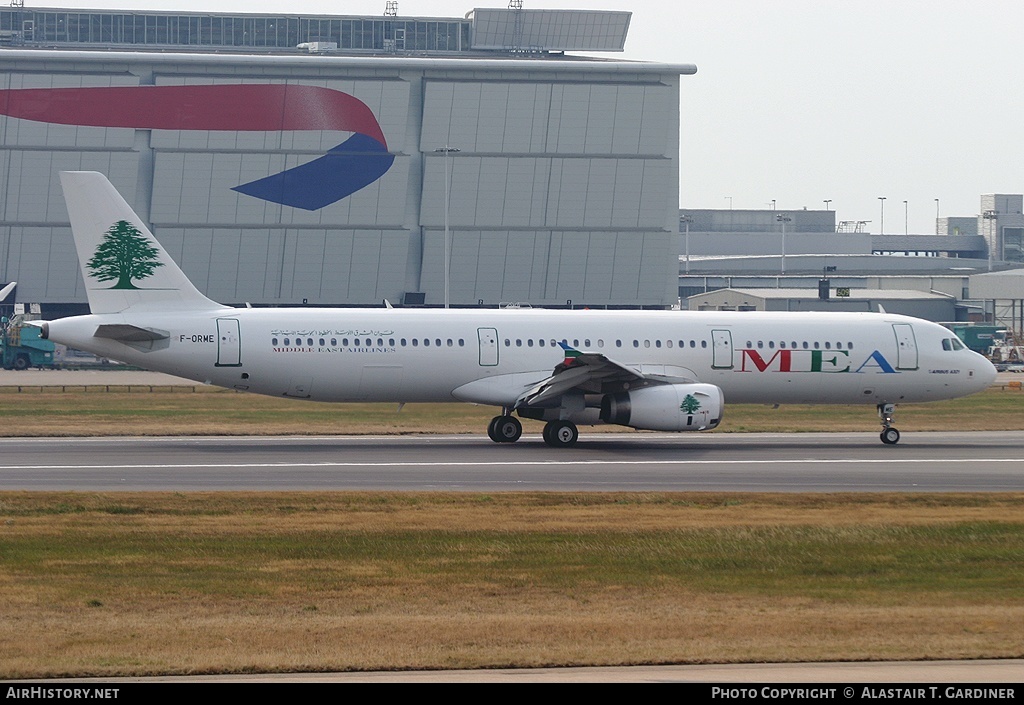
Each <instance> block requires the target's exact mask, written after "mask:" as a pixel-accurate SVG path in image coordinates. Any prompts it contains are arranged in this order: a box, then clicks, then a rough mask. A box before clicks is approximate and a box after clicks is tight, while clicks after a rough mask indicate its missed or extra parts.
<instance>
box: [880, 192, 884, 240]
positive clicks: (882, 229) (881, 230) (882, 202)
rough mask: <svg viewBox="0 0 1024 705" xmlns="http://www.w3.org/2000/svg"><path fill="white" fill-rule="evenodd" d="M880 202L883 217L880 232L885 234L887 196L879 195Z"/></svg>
mask: <svg viewBox="0 0 1024 705" xmlns="http://www.w3.org/2000/svg"><path fill="white" fill-rule="evenodd" d="M878 202H879V203H881V204H882V219H881V221H880V222H879V224H878V234H879V235H885V196H879V197H878Z"/></svg>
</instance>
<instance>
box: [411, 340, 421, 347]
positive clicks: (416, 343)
mask: <svg viewBox="0 0 1024 705" xmlns="http://www.w3.org/2000/svg"><path fill="white" fill-rule="evenodd" d="M419 344H420V340H419V338H413V339H412V346H413V347H414V348H415V347H418V346H419Z"/></svg>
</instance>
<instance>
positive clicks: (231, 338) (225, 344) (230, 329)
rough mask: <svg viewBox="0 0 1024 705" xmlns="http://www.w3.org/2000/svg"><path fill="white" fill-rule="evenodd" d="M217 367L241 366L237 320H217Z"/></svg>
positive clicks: (240, 343) (240, 339)
mask: <svg viewBox="0 0 1024 705" xmlns="http://www.w3.org/2000/svg"><path fill="white" fill-rule="evenodd" d="M216 366H217V367H241V366H242V336H241V334H240V333H239V329H238V319H237V318H218V319H217V363H216Z"/></svg>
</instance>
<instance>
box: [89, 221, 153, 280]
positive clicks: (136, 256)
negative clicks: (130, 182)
mask: <svg viewBox="0 0 1024 705" xmlns="http://www.w3.org/2000/svg"><path fill="white" fill-rule="evenodd" d="M158 256H159V252H158V251H157V249H156V248H155V247H153V246H152V245H151V244H150V243H149V241H148V240H147V239H146V238H145V237H144V236H143V234H142V233H141V232H139V229H138V228H136V227H135V226H134V225H132V224H131V223H129V222H128V221H127V220H119V221H117V222H116V223H114V224H113V225H111V226H110V229H109V230H107V232H106V234H105V235H104V236H103V242H101V243H100V246H99V247H97V248H96V252H95V254H93V256H92V259H90V260H89V261H88V262H87V263H86V265H85V266H86V267H88V268H89V271H91V272H92V276H93V277H95V278H96V279H98V280H99V281H101V282H107V281H111V280H113V279H116V280H117V283H116V284H114V286H112V287H110V288H111V289H138V288H139V287H137V286H135V285H134V284H132V279H145V278H146V277H148V276H151V275H152V274H153V271H154V270H155V269H156V268H157V267H162V266H164V264H163V262H160V261H159V260H158V259H157V257H158Z"/></svg>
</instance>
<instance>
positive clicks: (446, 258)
mask: <svg viewBox="0 0 1024 705" xmlns="http://www.w3.org/2000/svg"><path fill="white" fill-rule="evenodd" d="M458 151H459V150H458V149H455V148H454V147H449V146H448V145H445V146H444V147H441V148H439V149H435V150H434V152H435V153H438V152H444V307H445V308H448V299H449V295H448V292H449V289H450V285H449V282H450V280H451V275H450V272H449V269H450V267H451V263H450V260H451V253H450V250H451V245H450V244H449V240H450V238H449V235H448V207H449V204H450V202H451V197H450V194H449V186H448V181H449V177H448V157H449V155H451V153H452V152H458Z"/></svg>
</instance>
